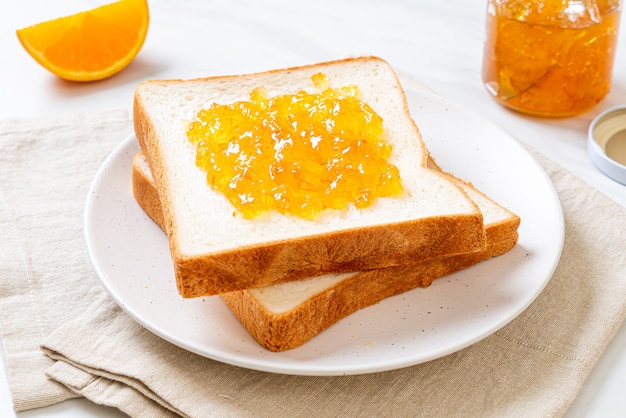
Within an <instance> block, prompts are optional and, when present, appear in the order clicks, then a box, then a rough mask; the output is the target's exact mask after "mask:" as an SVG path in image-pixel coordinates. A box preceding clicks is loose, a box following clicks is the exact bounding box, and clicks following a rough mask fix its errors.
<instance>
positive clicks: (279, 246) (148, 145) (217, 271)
mask: <svg viewBox="0 0 626 418" xmlns="http://www.w3.org/2000/svg"><path fill="white" fill-rule="evenodd" d="M356 60H361V61H366V60H378V61H381V62H382V60H380V59H378V58H375V57H367V58H357V59H347V60H340V61H335V62H333V63H323V64H314V65H309V66H302V67H295V68H291V69H286V70H273V71H269V72H266V73H263V74H273V73H284V74H285V76H286V77H287V76H288V75H289V73H290V72H292V71H297V70H299V69H303V68H316V67H319V68H320V69H322V68H325V66H327V65H331V64H336V63H341V62H349V61H356ZM257 75H259V74H257ZM250 76H255V75H248V76H225V77H215V78H210V79H198V80H197V81H204V80H217V79H235V78H238V77H250ZM178 82H180V80H169V81H159V83H165V84H168V83H178ZM138 90H139V88H138ZM401 97H402V100H403V103H404V111H405V112H406V114H407V115H408V114H409V110H408V104H407V102H406V97H405V96H404V94H402V95H401ZM133 112H134V126H135V133H136V136H137V139H138V141H139V144H140V146H141V149H142V150H143V152H144V154H145V155H146V158H147V160H148V163H149V165H150V169H151V171H152V173H153V176H154V178H155V182H156V184H157V188H158V190H159V193H160V196H161V198H162V205H163V220H164V226H165V231H166V233H167V235H168V242H169V243H170V251H171V255H172V260H173V264H174V271H175V276H176V282H177V286H178V290H179V292H180V294H181V295H182V296H183V297H185V298H191V297H198V296H207V295H214V294H220V293H225V292H231V291H234V290H239V289H246V288H250V287H260V286H266V285H270V284H276V283H282V282H285V281H292V280H298V279H302V278H306V277H312V276H316V275H321V274H326V273H328V272H338V271H355V270H364V269H372V268H380V267H387V266H393V265H399V264H406V263H409V262H412V261H416V260H426V259H431V258H434V257H439V256H442V255H445V254H448V255H452V254H459V253H467V252H473V251H480V250H482V249H483V248H484V247H485V243H486V235H485V232H484V228H483V227H482V215H481V213H480V211H479V210H478V208H476V209H475V211H474V213H473V214H466V215H458V216H441V217H431V218H428V219H419V220H415V221H409V222H402V223H397V224H384V225H378V226H374V227H368V228H356V229H352V230H342V231H340V232H333V233H324V234H319V235H313V236H307V237H305V238H295V239H289V240H285V241H275V242H271V243H264V244H260V245H248V246H241V247H239V248H238V249H236V250H232V251H224V252H216V253H211V254H203V255H188V254H185V253H183V252H182V250H180V248H179V247H178V246H177V245H176V242H178V239H177V234H179V231H178V230H177V228H176V227H175V226H173V219H174V216H175V215H174V213H173V209H172V205H171V204H170V201H169V196H170V193H171V192H172V189H173V186H172V185H170V184H168V179H167V176H165V175H164V173H165V170H166V169H165V163H164V158H163V150H162V149H160V146H159V140H158V138H157V133H156V131H155V129H154V126H155V123H154V121H152V120H151V115H150V113H149V112H148V111H147V110H146V109H145V107H144V104H143V102H142V100H141V99H140V96H139V94H137V93H136V94H135V97H134V108H133ZM409 119H410V118H409ZM411 123H412V125H413V126H412V128H413V129H414V130H415V132H417V133H418V134H419V131H418V130H417V126H415V124H414V122H412V119H411ZM426 160H427V152H424V153H423V156H422V161H421V162H419V163H422V164H423V165H424V166H425V164H426ZM433 244H434V245H433Z"/></svg>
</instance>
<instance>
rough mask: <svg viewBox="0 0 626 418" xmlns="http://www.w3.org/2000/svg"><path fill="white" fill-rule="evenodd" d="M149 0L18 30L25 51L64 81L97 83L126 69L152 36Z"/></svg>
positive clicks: (122, 3) (124, 2) (123, 1)
mask: <svg viewBox="0 0 626 418" xmlns="http://www.w3.org/2000/svg"><path fill="white" fill-rule="evenodd" d="M148 22H149V13H148V4H147V2H146V0H121V1H118V2H115V3H111V4H106V5H103V6H100V7H97V8H95V9H92V10H89V11H85V12H81V13H77V14H74V15H70V16H65V17H61V18H58V19H53V20H49V21H46V22H42V23H38V24H36V25H32V26H29V27H26V28H23V29H19V30H17V37H18V38H19V40H20V42H21V43H22V46H23V47H24V49H26V51H27V52H28V53H29V54H30V55H31V56H32V57H33V58H34V59H35V60H36V61H37V62H38V63H39V64H41V65H42V66H43V67H45V68H46V69H48V70H49V71H50V72H52V73H53V74H55V75H57V76H58V77H61V78H63V79H66V80H72V81H94V80H101V79H104V78H107V77H110V76H112V75H114V74H116V73H118V72H119V71H121V70H122V69H124V68H125V67H126V66H128V64H130V62H131V61H132V60H133V59H134V58H135V57H136V56H137V54H138V53H139V50H140V49H141V47H142V46H143V43H144V40H145V38H146V34H147V32H148Z"/></svg>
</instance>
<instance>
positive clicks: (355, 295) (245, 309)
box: [220, 235, 517, 351]
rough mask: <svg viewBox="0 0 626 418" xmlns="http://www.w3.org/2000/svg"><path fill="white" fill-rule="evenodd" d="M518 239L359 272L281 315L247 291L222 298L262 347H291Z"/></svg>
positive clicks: (502, 249) (496, 252)
mask: <svg viewBox="0 0 626 418" xmlns="http://www.w3.org/2000/svg"><path fill="white" fill-rule="evenodd" d="M516 242H517V235H516V236H515V237H511V238H508V239H505V240H503V241H501V242H495V243H492V244H490V245H489V249H488V250H485V251H480V252H476V253H471V254H461V255H458V256H452V257H440V258H436V259H431V260H427V261H423V262H419V263H411V264H406V265H401V266H394V267H388V268H384V269H377V270H369V271H364V272H360V273H356V274H354V275H352V276H350V277H349V278H347V279H345V280H342V281H341V282H340V283H338V284H337V285H335V286H333V287H331V288H328V289H326V290H325V291H323V292H321V293H319V294H317V295H315V296H314V297H312V298H310V299H308V300H307V301H306V302H304V303H301V304H299V305H298V306H297V307H296V308H294V309H292V310H291V311H288V312H283V313H279V314H275V313H273V312H271V311H268V310H267V309H264V306H263V305H262V304H261V303H259V302H258V301H257V300H256V298H255V297H254V295H252V294H251V293H250V292H249V291H248V290H240V291H236V292H232V293H225V294H223V295H220V296H221V298H222V300H223V301H224V302H225V303H226V305H228V307H229V308H230V309H231V310H232V311H233V313H234V314H235V316H236V317H237V318H238V319H239V321H240V322H241V323H242V325H243V326H244V327H245V328H246V329H247V330H248V332H249V333H250V335H252V337H253V338H254V339H255V340H256V341H257V342H258V343H259V344H260V345H262V346H263V347H265V348H267V349H268V350H270V351H285V350H291V349H293V348H296V347H299V346H301V345H302V344H304V343H306V342H307V341H309V340H311V339H312V338H313V337H315V336H316V335H318V334H319V333H321V332H322V331H324V330H325V329H327V328H329V327H330V326H332V325H333V324H335V323H337V321H339V320H340V319H342V318H345V317H346V316H348V315H350V314H352V313H354V312H356V311H358V310H360V309H363V308H366V307H368V306H372V305H374V304H376V303H378V302H380V301H382V300H384V299H386V298H388V297H391V296H395V295H399V294H401V293H404V292H406V291H409V290H412V289H415V288H417V287H427V286H429V285H430V284H431V283H432V282H433V280H435V279H437V278H440V277H444V276H446V275H448V274H451V273H454V272H456V271H460V270H462V269H465V268H467V267H470V266H473V265H475V264H478V263H479V262H481V261H484V260H486V259H488V258H491V257H494V256H497V255H500V254H504V253H505V252H507V251H509V250H510V249H511V248H513V247H514V246H515V244H516Z"/></svg>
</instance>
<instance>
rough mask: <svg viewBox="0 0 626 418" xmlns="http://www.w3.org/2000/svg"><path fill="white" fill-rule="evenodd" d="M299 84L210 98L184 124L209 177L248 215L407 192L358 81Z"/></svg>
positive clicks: (321, 79) (363, 203) (363, 202)
mask: <svg viewBox="0 0 626 418" xmlns="http://www.w3.org/2000/svg"><path fill="white" fill-rule="evenodd" d="M312 82H313V85H314V86H315V87H316V88H317V89H318V90H319V91H320V92H319V93H308V92H306V91H299V92H297V93H295V94H285V95H282V96H276V97H271V98H270V97H267V96H268V95H267V92H266V90H265V89H263V88H257V89H255V90H253V91H252V92H251V94H250V100H249V101H240V102H235V103H231V104H213V105H211V106H210V107H209V108H208V109H203V110H201V111H200V112H198V115H197V117H196V119H195V120H194V121H192V122H191V124H190V126H189V129H188V131H187V136H188V138H189V140H190V141H191V142H192V143H193V144H195V145H196V147H197V148H196V164H197V165H198V167H200V168H201V169H202V170H204V171H206V173H207V182H208V184H209V185H210V186H211V187H212V188H213V189H215V190H217V191H219V192H221V193H223V194H224V195H225V196H226V197H227V198H228V200H229V201H230V202H231V203H232V204H233V206H234V207H235V208H236V209H237V210H238V211H239V212H240V213H241V214H242V215H243V216H244V217H246V218H255V217H257V216H259V215H261V214H264V213H267V212H269V211H272V210H275V211H278V212H279V213H282V214H287V215H294V216H298V217H302V218H307V219H315V218H316V217H317V216H318V215H319V214H320V213H321V212H322V211H325V210H327V209H337V210H343V209H346V208H348V207H349V206H350V205H354V206H355V207H356V208H365V207H367V206H369V205H371V204H372V203H373V201H374V200H375V199H376V198H378V197H390V196H396V195H399V194H401V193H402V190H403V188H402V182H401V179H400V174H399V171H398V169H397V167H395V166H394V165H392V164H390V163H389V162H388V161H387V160H388V158H389V156H390V155H391V151H392V147H391V145H390V144H389V143H388V142H387V141H386V140H385V135H384V129H383V120H382V118H381V117H380V116H379V115H378V114H376V112H375V111H374V110H373V109H372V108H371V107H370V106H368V105H367V104H366V103H364V102H363V101H361V100H359V98H358V96H359V90H358V87H356V86H345V87H342V88H338V89H333V88H330V87H329V83H328V80H327V78H326V76H325V75H324V74H316V75H315V76H313V77H312Z"/></svg>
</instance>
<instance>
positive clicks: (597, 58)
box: [483, 0, 622, 117]
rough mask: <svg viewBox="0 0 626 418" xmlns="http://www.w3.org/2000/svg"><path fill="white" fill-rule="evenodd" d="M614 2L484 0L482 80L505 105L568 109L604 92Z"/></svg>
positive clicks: (548, 111)
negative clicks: (485, 6) (485, 8)
mask: <svg viewBox="0 0 626 418" xmlns="http://www.w3.org/2000/svg"><path fill="white" fill-rule="evenodd" d="M621 3H622V0H488V7H487V22H486V23H487V39H486V41H485V51H484V62H483V82H484V84H485V87H486V88H487V90H488V91H489V93H491V94H492V95H493V97H494V98H495V99H496V100H497V101H498V102H499V103H501V104H502V105H504V106H507V107H509V108H511V109H514V110H517V111H520V112H524V113H528V114H532V115H538V116H546V117H563V116H571V115H576V114H578V113H581V112H584V111H585V110H588V109H590V108H591V107H593V106H594V105H595V104H596V103H598V102H599V101H600V100H602V98H603V97H604V96H605V95H606V94H607V93H608V92H609V89H610V87H611V77H612V70H613V60H614V58H615V49H616V43H617V32H618V28H619V21H620V13H621V6H622V4H621Z"/></svg>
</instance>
